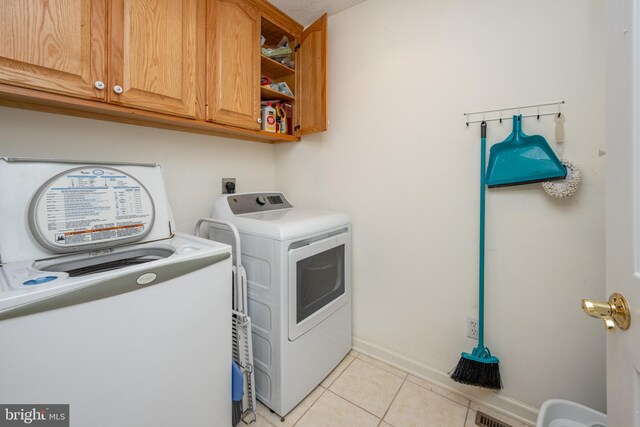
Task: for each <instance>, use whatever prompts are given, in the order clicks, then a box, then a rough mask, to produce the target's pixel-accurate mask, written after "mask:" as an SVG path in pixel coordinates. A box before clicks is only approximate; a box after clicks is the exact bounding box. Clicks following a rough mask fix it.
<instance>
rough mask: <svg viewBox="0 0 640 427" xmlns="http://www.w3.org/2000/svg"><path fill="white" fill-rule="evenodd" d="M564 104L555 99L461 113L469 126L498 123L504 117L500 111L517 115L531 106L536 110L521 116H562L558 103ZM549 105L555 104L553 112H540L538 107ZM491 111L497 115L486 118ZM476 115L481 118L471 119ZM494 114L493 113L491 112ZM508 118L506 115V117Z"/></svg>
mask: <svg viewBox="0 0 640 427" xmlns="http://www.w3.org/2000/svg"><path fill="white" fill-rule="evenodd" d="M562 104H564V101H556V102H545V103H543V104H533V105H521V106H519V107H508V108H498V109H495V110H484V111H474V112H471V113H463V114H464V117H465V123H466V125H467V126H469V124H471V123H480V122H493V121H500V123H502V120H503V119H504V117H503V116H502V113H504V112H509V111H517V112H518V115H520V114H521V111H522V110H525V109H531V108H536V109H537V111H536V112H535V113H534V114H523V115H522V117H523V118H525V117H537V118H538V120H540V117H542V116H558V117H560V116H562V112H561V111H560V105H562ZM550 105H555V106H557V109H556V111H555V112H548V111H547V112H542V113H541V112H540V107H548V106H550ZM491 113H496V114H497V117H489V118H487V114H491ZM478 115H482V118H481V119H477V120H476V119H474V120H471V118H472V116H478ZM493 115H495V114H493ZM507 118H508V117H507Z"/></svg>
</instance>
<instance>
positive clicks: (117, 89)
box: [113, 85, 123, 95]
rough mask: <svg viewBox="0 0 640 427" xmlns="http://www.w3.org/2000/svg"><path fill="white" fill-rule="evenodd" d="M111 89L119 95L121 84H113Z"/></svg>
mask: <svg viewBox="0 0 640 427" xmlns="http://www.w3.org/2000/svg"><path fill="white" fill-rule="evenodd" d="M113 91H114V92H115V93H117V94H118V95H120V94H121V93H122V92H123V90H122V86H118V85H115V86H114V87H113Z"/></svg>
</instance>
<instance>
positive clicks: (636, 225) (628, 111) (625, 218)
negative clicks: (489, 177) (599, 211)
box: [605, 0, 640, 427]
mask: <svg viewBox="0 0 640 427" xmlns="http://www.w3.org/2000/svg"><path fill="white" fill-rule="evenodd" d="M638 1H639V0H607V1H606V2H605V4H606V6H605V7H606V13H607V20H606V22H607V55H606V64H607V77H606V80H607V86H606V97H607V103H606V111H607V113H606V125H607V126H606V129H607V132H606V138H607V141H606V144H607V157H606V159H607V187H606V191H607V195H606V237H607V238H606V240H607V248H606V250H607V255H606V271H607V276H606V277H607V283H606V296H607V297H608V296H609V295H611V294H612V293H613V292H619V293H620V294H622V295H624V297H625V298H626V300H627V302H628V303H629V306H630V309H631V325H630V327H629V329H628V330H622V329H620V328H619V327H617V326H615V327H614V328H613V329H611V330H609V332H608V333H607V413H608V418H609V422H608V424H609V425H610V426H612V427H623V426H624V427H627V426H628V427H640V414H639V411H640V245H639V243H640V238H639V235H638V233H640V154H639V148H640V144H639V143H638V138H639V137H640V133H639V132H638V125H639V124H640V119H639V109H638V98H639V95H640V89H639V88H640V76H639V75H638V58H639V53H640V50H639V48H638V47H639V45H640V44H639V43H638V40H639V39H638Z"/></svg>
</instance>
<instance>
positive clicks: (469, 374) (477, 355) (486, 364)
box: [451, 346, 502, 390]
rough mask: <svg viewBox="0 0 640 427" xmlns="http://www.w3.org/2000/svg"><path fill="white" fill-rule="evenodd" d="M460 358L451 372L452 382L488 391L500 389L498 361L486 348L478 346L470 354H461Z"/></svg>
mask: <svg viewBox="0 0 640 427" xmlns="http://www.w3.org/2000/svg"><path fill="white" fill-rule="evenodd" d="M461 356H462V357H460V361H459V362H458V365H457V366H456V367H455V368H454V369H453V371H452V372H451V379H452V380H454V381H456V382H459V383H461V384H467V385H473V386H476V387H482V388H487V389H490V390H501V389H502V380H501V379H500V366H499V363H500V360H498V358H497V357H495V356H492V355H491V352H490V351H489V349H488V348H486V347H481V346H478V347H476V348H474V349H473V351H472V352H471V353H462V355H461Z"/></svg>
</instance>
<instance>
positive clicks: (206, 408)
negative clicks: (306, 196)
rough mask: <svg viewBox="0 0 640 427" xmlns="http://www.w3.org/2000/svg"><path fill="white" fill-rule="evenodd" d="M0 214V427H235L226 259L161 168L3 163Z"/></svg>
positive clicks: (24, 161)
mask: <svg viewBox="0 0 640 427" xmlns="http://www.w3.org/2000/svg"><path fill="white" fill-rule="evenodd" d="M0 211H1V212H2V220H1V221H0V259H1V263H2V264H1V266H0V343H1V346H2V350H1V351H0V407H1V408H0V424H2V425H4V423H3V420H5V421H6V419H5V418H7V417H13V416H14V415H15V416H19V414H20V413H22V414H34V416H35V415H36V414H37V415H38V416H43V417H44V416H45V415H52V416H53V415H57V416H60V413H57V412H56V414H52V413H51V412H50V411H49V409H48V408H49V406H50V405H53V404H62V405H69V407H68V411H69V412H68V413H67V414H66V416H69V415H70V419H69V421H70V425H71V426H92V427H113V426H119V427H146V426H148V427H158V426H164V427H175V426H180V425H185V426H186V425H188V426H194V427H195V426H197V427H205V426H229V425H231V268H232V265H231V258H230V253H231V252H230V250H231V248H230V247H229V246H228V245H225V244H221V243H217V242H211V241H209V240H205V239H200V238H196V237H193V236H188V235H184V234H180V233H175V231H174V230H175V225H174V219H173V216H172V214H171V209H170V207H169V204H168V200H167V195H166V192H165V186H164V180H163V176H162V170H161V168H160V166H158V165H141V164H101V163H86V162H66V161H44V160H28V159H8V158H2V159H0ZM7 405H16V406H7ZM5 410H6V411H5ZM56 410H57V409H56ZM20 411H22V412H20ZM63 412H64V410H63ZM9 414H11V415H9ZM63 416H64V414H63ZM2 417H5V418H2ZM14 419H15V418H14ZM47 425H48V424H47ZM56 425H58V424H56Z"/></svg>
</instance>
